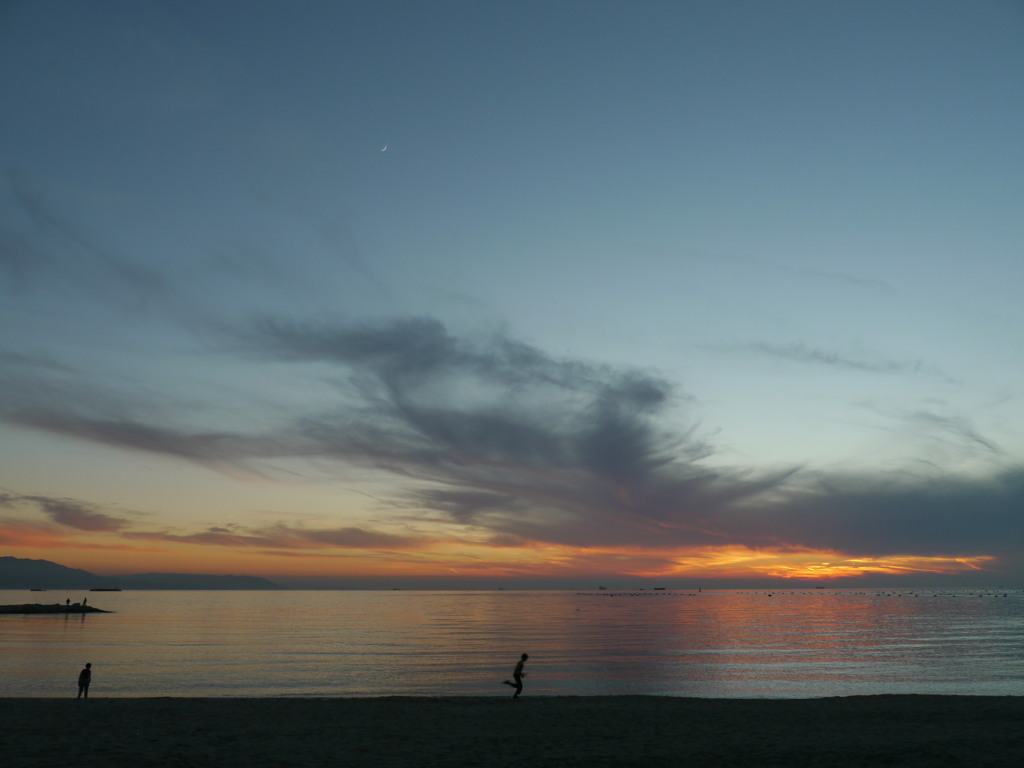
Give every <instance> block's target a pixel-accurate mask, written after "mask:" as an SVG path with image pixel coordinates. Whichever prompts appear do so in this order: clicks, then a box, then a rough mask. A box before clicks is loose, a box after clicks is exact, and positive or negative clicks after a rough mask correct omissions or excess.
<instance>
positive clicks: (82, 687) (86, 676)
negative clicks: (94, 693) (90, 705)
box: [77, 664, 92, 699]
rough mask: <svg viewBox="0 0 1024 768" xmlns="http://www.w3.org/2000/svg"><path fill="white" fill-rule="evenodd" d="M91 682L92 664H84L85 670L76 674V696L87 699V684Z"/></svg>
mask: <svg viewBox="0 0 1024 768" xmlns="http://www.w3.org/2000/svg"><path fill="white" fill-rule="evenodd" d="M91 682H92V664H86V665H85V669H83V670H82V671H81V672H79V673H78V696H77V698H79V699H81V698H82V697H85V698H87V699H88V698H89V683H91Z"/></svg>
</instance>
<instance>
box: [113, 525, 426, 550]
mask: <svg viewBox="0 0 1024 768" xmlns="http://www.w3.org/2000/svg"><path fill="white" fill-rule="evenodd" d="M123 535H124V538H127V539H135V540H145V541H169V542H176V543H183V544H207V545H214V546H222V547H245V548H248V547H257V548H262V549H269V550H277V549H317V548H320V549H323V548H327V547H332V548H335V547H336V548H342V549H374V550H377V549H396V550H404V549H417V548H419V547H422V546H424V544H425V543H426V542H427V541H428V540H426V539H422V538H419V537H415V536H398V535H395V534H389V533H382V532H380V531H371V530H366V529H365V528H357V527H344V528H320V529H306V528H296V527H294V526H287V525H283V524H281V525H275V526H270V527H267V528H260V529H246V528H243V527H241V526H229V527H222V526H211V527H209V528H207V529H206V530H205V531H200V532H198V533H190V534H177V533H171V532H167V531H148V532H147V531H134V532H128V533H125V534H123Z"/></svg>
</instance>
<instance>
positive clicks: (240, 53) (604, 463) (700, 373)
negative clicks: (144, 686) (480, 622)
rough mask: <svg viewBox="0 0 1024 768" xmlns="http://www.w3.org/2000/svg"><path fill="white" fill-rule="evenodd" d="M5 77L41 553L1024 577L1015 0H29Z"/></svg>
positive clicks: (3, 44)
mask: <svg viewBox="0 0 1024 768" xmlns="http://www.w3.org/2000/svg"><path fill="white" fill-rule="evenodd" d="M0 103H2V104H3V105H4V106H3V110H2V113H0V136H2V140H0V160H2V162H0V295H2V301H0V327H2V329H3V330H2V333H0V555H13V556H16V557H25V558H41V559H47V560H53V561H55V562H59V563H61V564H64V565H68V566H72V567H77V568H85V569H87V570H91V571H94V572H97V573H102V574H117V573H128V572H141V571H175V572H196V573H234V574H251V575H262V576H266V577H268V578H271V579H274V580H279V581H281V582H282V583H303V584H313V583H317V584H332V585H339V586H392V585H396V586H404V587H413V586H417V585H421V586H435V585H444V586H471V587H475V586H480V585H490V586H496V585H502V586H506V587H515V586H517V585H528V586H553V587H558V586H584V585H586V586H593V585H595V584H597V583H609V584H612V585H626V586H633V585H645V584H654V583H657V584H659V585H668V586H676V585H678V586H687V587H688V586H692V585H696V584H698V583H704V584H711V583H721V584H737V585H744V584H750V585H753V584H759V583H766V582H768V581H770V580H772V579H779V578H782V579H788V580H789V581H786V582H785V583H789V584H792V585H801V584H808V583H813V584H822V583H831V584H842V585H847V586H853V585H856V584H858V583H885V584H892V585H900V584H908V585H911V584H918V583H922V584H923V583H950V584H957V583H965V584H966V583H970V584H974V583H978V584H992V585H1002V584H1007V585H1010V584H1016V585H1024V301H1022V299H1021V293H1022V289H1024V141H1022V138H1021V137H1024V4H1022V3H1020V2H1014V1H1013V0H1002V1H1000V0H991V1H985V0H982V1H980V2H962V1H961V0H956V1H955V2H943V0H921V1H916V0H904V1H902V2H889V1H885V2H873V1H871V0H865V1H862V2H819V1H818V0H808V2H790V1H786V0H780V1H779V2H763V1H761V0H756V1H754V0H751V1H749V2H733V1H731V0H723V1H715V2H712V1H711V0H708V1H707V2H685V1H683V0H674V1H673V2H654V1H651V2H642V3H628V2H599V1H596V0H595V1H592V2H576V1H569V0H566V1H564V2H558V1H554V2H553V1H552V0H546V1H544V2H486V1H485V2H448V1H447V0H439V1H438V2H425V1H424V2H403V3H396V2H387V1H378V2H359V3H355V2H334V1H330V2H328V1H326V0H325V1H323V2H319V1H316V0H311V1H304V2H299V3H290V2H254V1H252V0H246V1H245V2H216V1H214V2H211V1H210V0H202V1H201V2H200V1H195V2H193V1H191V0H176V2H145V1H143V0H123V1H115V0H110V1H107V2H90V3H84V2H78V1H77V0H76V1H75V2H60V1H59V0H52V1H50V2H28V1H25V2H17V1H14V2H7V3H4V4H2V5H0ZM289 577H294V579H293V580H289ZM834 579H840V580H841V581H830V580H834Z"/></svg>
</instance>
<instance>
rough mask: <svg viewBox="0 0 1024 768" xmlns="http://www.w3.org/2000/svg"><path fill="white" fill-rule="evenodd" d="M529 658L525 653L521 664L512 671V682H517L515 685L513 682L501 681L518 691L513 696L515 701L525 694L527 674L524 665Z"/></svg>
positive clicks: (521, 658) (520, 660) (520, 661)
mask: <svg viewBox="0 0 1024 768" xmlns="http://www.w3.org/2000/svg"><path fill="white" fill-rule="evenodd" d="M528 658H530V657H529V655H527V654H525V653H524V654H523V655H522V656H521V657H520V659H519V662H518V663H517V664H516V668H515V669H514V670H513V671H512V680H515V682H514V683H513V682H512V680H502V681H501V682H502V683H504V684H505V685H511V686H512V687H513V688H515V689H516V692H515V693H513V694H512V698H513V699H515V698H518V697H519V694H520V693H522V692H523V678H524V677H526V673H525V672H523V664H525V663H526V660H527V659H528Z"/></svg>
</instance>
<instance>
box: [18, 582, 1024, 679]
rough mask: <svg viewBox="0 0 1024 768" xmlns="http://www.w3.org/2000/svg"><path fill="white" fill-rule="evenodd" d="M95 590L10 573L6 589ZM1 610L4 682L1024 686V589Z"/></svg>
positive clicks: (277, 594)
mask: <svg viewBox="0 0 1024 768" xmlns="http://www.w3.org/2000/svg"><path fill="white" fill-rule="evenodd" d="M66 597H71V599H72V601H78V600H80V599H81V598H82V597H83V595H82V594H69V595H65V593H64V592H63V591H54V590H51V591H49V592H46V593H29V592H25V591H0V603H3V604H12V603H25V602H61V603H62V602H64V600H65V598H66ZM87 597H88V598H89V604H90V605H95V606H96V607H98V608H103V609H107V610H110V611H113V613H107V614H98V613H94V614H86V615H28V616H19V615H16V616H0V696H5V697H6V696H39V697H42V696H73V695H74V694H75V693H76V691H77V688H76V679H77V676H78V671H79V670H80V669H81V667H82V666H83V665H84V664H85V663H86V662H91V663H92V665H93V686H92V695H93V696H94V697H97V696H105V697H117V696H218V697H237V696H278V697H284V696H300V697H321V696H392V695H399V696H490V695H494V696H507V695H509V694H510V693H511V689H509V688H507V687H506V686H504V685H502V684H501V681H502V680H504V679H506V678H508V677H510V675H511V671H512V667H513V666H514V665H515V662H516V661H517V660H518V659H519V656H520V654H521V653H528V654H529V655H530V660H529V661H528V662H527V664H526V671H527V677H526V680H525V683H526V685H525V692H524V693H525V695H530V696H537V695H544V696H550V695H597V694H605V695H618V694H648V695H661V696H700V697H755V698H797V697H800V698H804V697H819V696H847V695H857V694H882V693H920V694H925V693H932V694H935V693H938V694H967V695H1002V694H1009V695H1024V592H1020V591H995V590H988V591H977V590H975V591H968V590H965V591H958V590H951V591H928V590H916V591H915V590H876V591H856V590H810V591H804V590H780V591H773V592H768V591H764V590H761V591H755V590H749V591H724V590H723V591H705V592H669V591H653V590H652V591H640V592H628V593H627V592H612V591H594V592H586V593H580V592H561V591H557V592H533V591H531V592H525V591H524V592H519V591H486V592H455V591H449V592H420V591H389V592H374V591H308V592H306V591H261V592H242V591H231V592H226V591H225V592H204V591H187V592H186V591H153V592H147V591H129V592H98V593H90V594H88V595H87Z"/></svg>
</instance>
